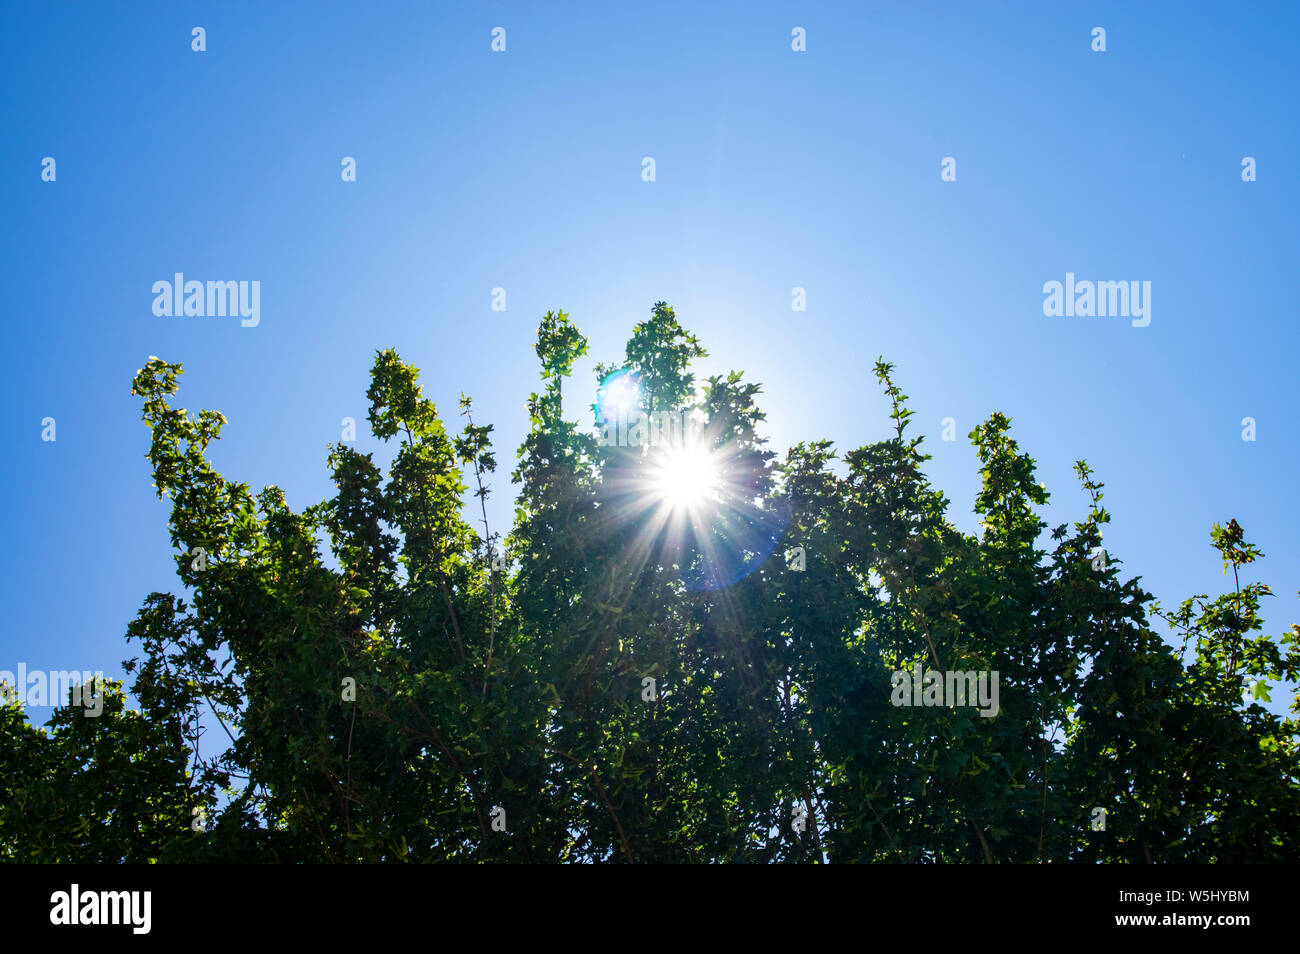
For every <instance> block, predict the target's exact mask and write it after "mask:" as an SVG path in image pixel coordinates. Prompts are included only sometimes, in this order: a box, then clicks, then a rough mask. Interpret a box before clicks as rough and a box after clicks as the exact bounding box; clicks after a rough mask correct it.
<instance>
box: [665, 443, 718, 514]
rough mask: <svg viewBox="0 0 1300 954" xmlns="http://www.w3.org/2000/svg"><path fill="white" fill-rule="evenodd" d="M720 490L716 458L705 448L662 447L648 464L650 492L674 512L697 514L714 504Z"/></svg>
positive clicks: (692, 446) (699, 446)
mask: <svg viewBox="0 0 1300 954" xmlns="http://www.w3.org/2000/svg"><path fill="white" fill-rule="evenodd" d="M721 490H722V472H721V469H720V468H719V466H718V460H717V457H716V455H715V454H714V453H713V451H712V450H710V449H709V448H707V447H704V446H701V445H698V444H695V445H692V444H681V445H676V446H668V447H663V448H661V449H659V450H658V451H657V453H655V455H654V460H653V462H652V463H651V473H650V491H651V493H652V494H654V496H655V497H656V498H657V499H658V500H659V501H660V502H661V503H662V504H664V505H665V506H667V507H670V508H672V509H674V510H687V511H690V510H698V509H699V508H700V507H702V506H704V505H706V504H709V503H716V502H717V501H718V500H719V499H720V493H721Z"/></svg>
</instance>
